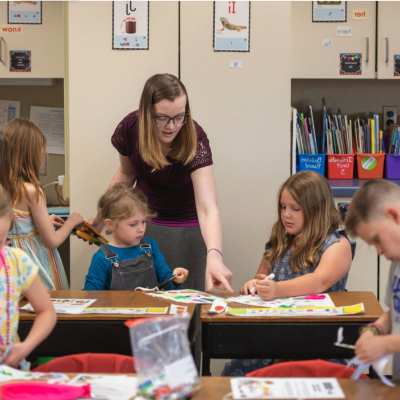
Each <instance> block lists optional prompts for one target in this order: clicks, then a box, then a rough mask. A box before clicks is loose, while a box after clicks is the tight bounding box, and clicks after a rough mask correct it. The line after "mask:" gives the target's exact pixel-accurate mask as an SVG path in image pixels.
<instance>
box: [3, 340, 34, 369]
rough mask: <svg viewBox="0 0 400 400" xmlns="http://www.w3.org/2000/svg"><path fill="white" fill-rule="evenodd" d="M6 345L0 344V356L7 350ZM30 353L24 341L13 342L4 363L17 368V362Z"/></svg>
mask: <svg viewBox="0 0 400 400" xmlns="http://www.w3.org/2000/svg"><path fill="white" fill-rule="evenodd" d="M7 347H8V346H0V352H1V354H0V356H1V355H2V354H3V353H4V352H5V351H6V350H7ZM29 353H30V351H29V349H28V348H26V345H25V343H24V342H21V343H15V344H14V345H13V347H12V348H11V350H10V352H9V353H8V355H7V357H6V359H5V361H4V364H6V365H8V366H9V367H13V368H17V367H18V366H19V363H20V362H21V361H22V360H23V359H24V358H25V357H26V356H27V355H28V354H29Z"/></svg>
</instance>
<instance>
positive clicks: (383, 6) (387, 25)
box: [377, 1, 400, 79]
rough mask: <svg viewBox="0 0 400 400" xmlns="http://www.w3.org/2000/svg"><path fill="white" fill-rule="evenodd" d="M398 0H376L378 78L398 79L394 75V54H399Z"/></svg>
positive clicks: (399, 3)
mask: <svg viewBox="0 0 400 400" xmlns="http://www.w3.org/2000/svg"><path fill="white" fill-rule="evenodd" d="M399 17H400V2H399V1H378V43H377V46H378V57H377V63H378V78H379V79H400V77H399V76H397V77H395V76H394V55H395V54H397V55H400V35H399V30H398V24H399Z"/></svg>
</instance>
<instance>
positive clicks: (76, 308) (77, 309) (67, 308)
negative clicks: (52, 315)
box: [21, 299, 96, 314]
mask: <svg viewBox="0 0 400 400" xmlns="http://www.w3.org/2000/svg"><path fill="white" fill-rule="evenodd" d="M95 301H96V299H51V302H52V303H53V306H54V309H55V310H56V313H57V314H81V313H82V311H83V310H84V309H85V308H86V307H89V306H90V305H91V304H93V303H94V302H95ZM21 310H28V311H32V312H33V311H34V310H33V307H32V305H31V303H28V304H27V305H25V306H23V307H21Z"/></svg>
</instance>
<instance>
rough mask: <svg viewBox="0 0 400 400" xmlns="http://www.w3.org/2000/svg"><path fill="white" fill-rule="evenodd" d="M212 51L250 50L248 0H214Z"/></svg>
mask: <svg viewBox="0 0 400 400" xmlns="http://www.w3.org/2000/svg"><path fill="white" fill-rule="evenodd" d="M213 27H214V35H213V39H214V43H213V46H214V51H234V52H249V51H250V1H214V24H213Z"/></svg>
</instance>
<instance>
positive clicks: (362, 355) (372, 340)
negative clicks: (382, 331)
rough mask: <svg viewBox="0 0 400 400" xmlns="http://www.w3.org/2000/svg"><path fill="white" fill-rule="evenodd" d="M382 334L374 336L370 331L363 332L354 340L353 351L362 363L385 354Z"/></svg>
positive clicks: (375, 359)
mask: <svg viewBox="0 0 400 400" xmlns="http://www.w3.org/2000/svg"><path fill="white" fill-rule="evenodd" d="M384 340H385V337H384V336H375V335H374V334H373V333H372V332H371V331H366V332H364V333H363V334H362V335H361V336H360V338H359V339H358V340H357V342H356V348H355V352H356V355H357V357H358V359H359V360H360V361H361V362H362V363H363V364H368V363H371V362H374V361H377V360H379V359H380V358H382V357H383V356H384V355H386V354H387V351H386V347H385V345H384Z"/></svg>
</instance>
